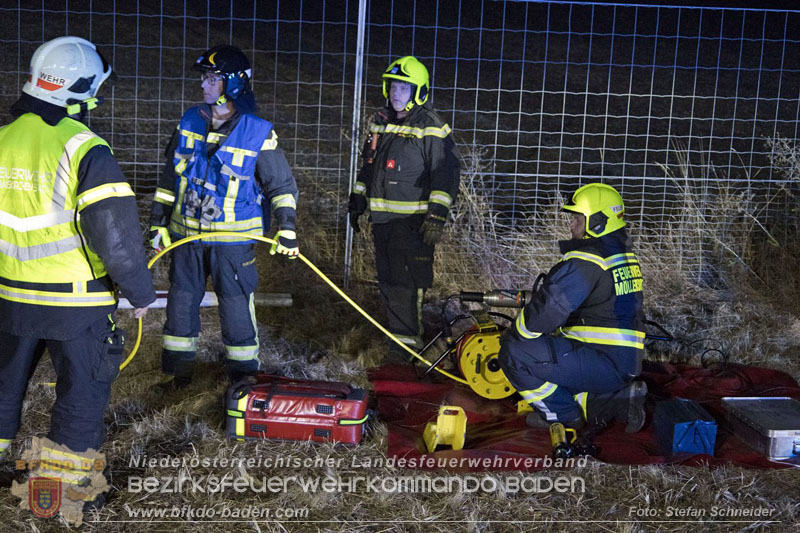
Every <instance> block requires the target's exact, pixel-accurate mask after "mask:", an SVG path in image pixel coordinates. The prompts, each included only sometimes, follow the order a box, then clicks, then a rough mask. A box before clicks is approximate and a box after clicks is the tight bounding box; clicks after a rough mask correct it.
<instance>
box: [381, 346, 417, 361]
mask: <svg viewBox="0 0 800 533" xmlns="http://www.w3.org/2000/svg"><path fill="white" fill-rule="evenodd" d="M412 350H413V348H412ZM411 357H412V355H411V354H410V353H408V352H407V351H406V350H404V349H403V348H402V347H401V346H400V345H398V344H397V343H396V342H393V341H390V342H389V347H388V348H387V350H386V355H384V356H383V364H384V365H405V364H408V363H410V362H411Z"/></svg>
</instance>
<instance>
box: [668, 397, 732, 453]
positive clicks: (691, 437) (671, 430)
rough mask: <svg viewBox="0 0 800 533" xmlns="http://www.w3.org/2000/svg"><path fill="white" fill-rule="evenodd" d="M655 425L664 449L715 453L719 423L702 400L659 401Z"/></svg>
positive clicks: (671, 451) (680, 451)
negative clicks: (701, 403) (701, 404)
mask: <svg viewBox="0 0 800 533" xmlns="http://www.w3.org/2000/svg"><path fill="white" fill-rule="evenodd" d="M653 426H654V429H655V434H656V441H657V442H658V445H659V448H660V450H661V453H662V454H664V455H668V456H671V455H674V454H677V453H704V454H706V455H712V456H713V455H714V443H715V441H716V439H717V423H716V422H715V421H714V417H713V416H711V415H710V414H709V413H708V411H706V410H705V409H703V408H702V407H700V404H698V403H697V402H695V401H693V400H687V399H685V398H672V399H669V400H664V401H662V402H659V403H658V404H656V412H655V418H654V421H653Z"/></svg>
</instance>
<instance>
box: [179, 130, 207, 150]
mask: <svg viewBox="0 0 800 533" xmlns="http://www.w3.org/2000/svg"><path fill="white" fill-rule="evenodd" d="M180 132H181V135H183V136H184V137H186V148H189V149H190V150H191V149H194V142H195V141H204V140H205V137H203V136H202V135H200V134H199V133H195V132H193V131H189V130H180Z"/></svg>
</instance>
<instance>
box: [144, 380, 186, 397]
mask: <svg viewBox="0 0 800 533" xmlns="http://www.w3.org/2000/svg"><path fill="white" fill-rule="evenodd" d="M191 382H192V378H185V377H174V376H164V379H163V380H162V381H160V382H158V383H156V384H155V385H151V386H150V388H149V390H150V392H152V393H153V394H156V395H163V394H169V393H172V392H175V391H178V390H181V389H185V388H186V387H188V386H189V384H191Z"/></svg>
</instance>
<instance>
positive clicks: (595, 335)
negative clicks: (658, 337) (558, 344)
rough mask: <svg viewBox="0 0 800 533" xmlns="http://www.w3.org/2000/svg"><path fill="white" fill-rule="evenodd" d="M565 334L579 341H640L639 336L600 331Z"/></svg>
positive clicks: (571, 331) (574, 331) (572, 331)
mask: <svg viewBox="0 0 800 533" xmlns="http://www.w3.org/2000/svg"><path fill="white" fill-rule="evenodd" d="M564 332H565V333H566V334H567V335H568V336H570V337H578V338H579V339H606V340H618V341H628V342H636V341H638V340H640V337H639V336H637V335H625V334H623V333H607V332H603V333H601V332H598V331H576V330H567V329H565V330H564Z"/></svg>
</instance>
